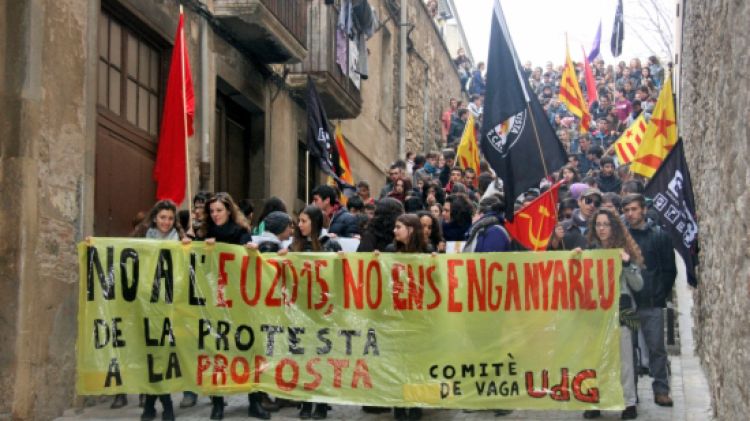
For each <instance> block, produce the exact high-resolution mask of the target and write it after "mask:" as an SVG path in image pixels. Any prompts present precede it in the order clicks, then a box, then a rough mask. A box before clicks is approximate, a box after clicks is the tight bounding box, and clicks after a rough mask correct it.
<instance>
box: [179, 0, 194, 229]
mask: <svg viewBox="0 0 750 421" xmlns="http://www.w3.org/2000/svg"><path fill="white" fill-rule="evenodd" d="M180 19H181V20H182V28H181V29H180V48H181V49H182V51H180V52H179V53H180V67H181V68H182V72H180V78H181V83H180V92H181V93H182V124H183V129H184V130H185V177H187V202H188V212H190V218H189V219H188V220H189V221H190V222H189V223H188V228H191V227H192V226H193V216H192V215H193V190H192V188H191V186H190V164H189V163H190V149H189V145H190V143H189V142H188V123H187V99H186V98H185V20H184V16H183V11H182V5H180Z"/></svg>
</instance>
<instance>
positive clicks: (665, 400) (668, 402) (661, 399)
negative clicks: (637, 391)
mask: <svg viewBox="0 0 750 421" xmlns="http://www.w3.org/2000/svg"><path fill="white" fill-rule="evenodd" d="M654 403H655V404H657V405H659V406H672V405H673V402H672V398H670V397H669V395H668V394H666V393H656V394H654Z"/></svg>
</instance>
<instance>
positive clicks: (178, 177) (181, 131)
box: [154, 12, 195, 205]
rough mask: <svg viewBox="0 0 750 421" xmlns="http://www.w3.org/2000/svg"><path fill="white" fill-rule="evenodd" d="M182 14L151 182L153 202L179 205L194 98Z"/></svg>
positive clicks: (182, 197) (182, 192)
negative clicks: (154, 197)
mask: <svg viewBox="0 0 750 421" xmlns="http://www.w3.org/2000/svg"><path fill="white" fill-rule="evenodd" d="M183 23H184V19H183V14H182V12H181V13H180V21H179V22H178V23H177V33H176V34H175V37H174V38H175V39H174V48H173V49H172V61H171V62H170V64H169V77H168V79H167V91H166V94H165V98H164V111H163V112H162V116H161V130H160V131H159V149H158V151H157V152H156V163H155V165H154V181H156V199H157V200H165V199H169V200H171V201H173V202H174V203H176V204H177V205H179V204H181V203H182V201H183V200H184V199H185V184H186V181H187V176H188V175H187V156H186V152H185V151H186V148H187V142H188V138H189V137H190V136H192V135H193V116H194V115H195V95H194V93H193V77H192V75H191V73H190V59H189V58H188V52H187V46H186V45H185V33H184V29H183Z"/></svg>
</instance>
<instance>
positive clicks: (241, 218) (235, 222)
mask: <svg viewBox="0 0 750 421" xmlns="http://www.w3.org/2000/svg"><path fill="white" fill-rule="evenodd" d="M205 209H206V211H205V215H206V216H207V217H206V220H205V221H204V222H203V224H201V227H200V229H199V230H198V237H200V238H204V239H205V241H206V244H215V243H216V242H220V243H228V244H238V245H247V244H248V243H250V242H251V241H252V236H251V235H250V225H249V224H248V222H247V219H245V215H244V214H243V213H242V211H240V208H239V207H238V206H237V204H236V203H235V201H234V200H233V199H232V196H230V195H229V193H216V194H214V195H213V196H212V197H211V198H210V199H208V201H206V204H205ZM247 400H248V402H249V404H250V405H249V407H248V409H247V416H248V417H254V418H260V419H263V420H268V419H271V414H269V413H268V411H266V410H265V409H264V408H263V407H262V406H261V401H262V400H263V392H253V393H249V394H248V395H247ZM211 404H212V407H211V419H212V420H220V419H223V418H224V398H223V397H222V396H212V397H211Z"/></svg>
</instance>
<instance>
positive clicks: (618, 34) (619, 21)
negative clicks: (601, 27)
mask: <svg viewBox="0 0 750 421" xmlns="http://www.w3.org/2000/svg"><path fill="white" fill-rule="evenodd" d="M624 36H625V22H624V21H623V16H622V0H619V1H618V2H617V12H615V24H614V25H613V26H612V40H611V41H610V47H612V56H613V57H618V56H619V55H620V54H622V38H623V37H624Z"/></svg>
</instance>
